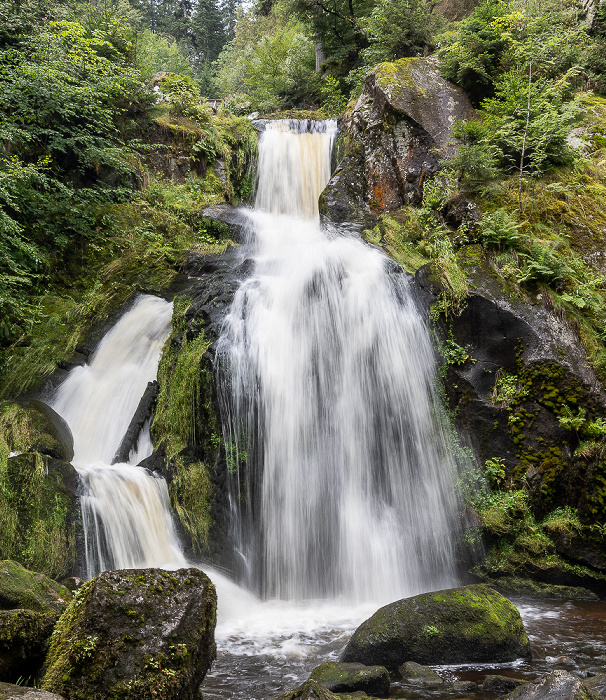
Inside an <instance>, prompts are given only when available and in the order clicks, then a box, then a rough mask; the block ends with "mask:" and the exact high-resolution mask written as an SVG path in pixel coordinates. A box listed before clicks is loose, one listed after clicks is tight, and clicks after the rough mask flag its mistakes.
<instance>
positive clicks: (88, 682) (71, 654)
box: [43, 568, 217, 700]
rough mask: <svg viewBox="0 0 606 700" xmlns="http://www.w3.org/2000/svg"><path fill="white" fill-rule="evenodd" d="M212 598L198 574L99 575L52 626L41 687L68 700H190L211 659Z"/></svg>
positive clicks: (181, 571) (209, 587) (208, 586)
mask: <svg viewBox="0 0 606 700" xmlns="http://www.w3.org/2000/svg"><path fill="white" fill-rule="evenodd" d="M216 600H217V599H216V593H215V587H214V586H213V584H212V583H211V581H210V579H209V578H208V577H207V576H206V575H205V574H204V573H203V572H202V571H199V570H198V569H193V568H190V569H179V570H178V571H164V570H162V569H126V570H122V571H106V572H104V573H102V574H100V575H99V576H98V577H97V578H95V579H92V580H91V581H89V582H88V583H87V584H85V585H84V586H83V587H82V588H81V589H80V590H79V591H78V593H77V594H76V596H75V597H74V599H73V600H72V602H71V604H70V606H69V607H68V609H67V610H66V612H65V613H64V615H63V616H62V617H61V619H60V620H59V623H58V624H57V628H56V631H55V633H54V634H53V638H52V641H51V646H50V649H49V654H48V658H47V666H46V674H45V676H44V680H43V688H44V689H45V690H48V691H50V692H54V693H58V694H60V695H63V696H64V697H65V698H66V699H67V700H106V699H107V698H112V700H141V699H142V698H146V699H147V698H149V699H151V698H163V699H164V700H171V699H172V700H176V699H177V698H178V699H179V700H194V699H197V698H198V697H199V696H198V687H199V685H200V683H201V682H202V680H203V679H204V676H205V675H206V672H207V671H208V669H209V668H210V666H211V664H212V662H213V661H214V659H215V642H214V630H215V621H216Z"/></svg>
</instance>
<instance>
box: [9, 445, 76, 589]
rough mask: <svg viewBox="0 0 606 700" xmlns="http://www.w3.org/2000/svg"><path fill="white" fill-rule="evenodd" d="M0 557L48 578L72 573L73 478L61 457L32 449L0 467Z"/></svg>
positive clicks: (73, 472)
mask: <svg viewBox="0 0 606 700" xmlns="http://www.w3.org/2000/svg"><path fill="white" fill-rule="evenodd" d="M0 484H1V487H2V488H1V489H0V557H2V558H3V559H15V560H17V561H19V562H20V563H21V564H23V565H25V566H26V567H28V568H29V569H33V570H34V571H42V572H44V573H45V574H47V575H49V576H52V577H53V578H60V577H61V576H67V575H69V574H71V573H73V570H74V566H75V550H76V546H75V523H76V519H77V517H78V515H79V509H78V507H77V505H78V497H77V491H78V488H79V485H80V480H79V477H78V475H77V473H76V470H75V469H74V467H73V466H72V465H71V464H70V463H69V462H65V461H60V460H56V459H52V458H51V457H48V456H46V455H41V454H39V453H37V452H27V453H24V454H20V455H17V456H15V457H10V458H9V459H7V460H6V463H5V465H4V466H3V469H1V470H0Z"/></svg>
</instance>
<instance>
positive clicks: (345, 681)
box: [309, 661, 390, 697]
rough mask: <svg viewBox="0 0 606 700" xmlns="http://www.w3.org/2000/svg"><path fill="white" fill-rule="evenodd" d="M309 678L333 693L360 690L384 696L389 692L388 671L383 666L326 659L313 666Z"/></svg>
mask: <svg viewBox="0 0 606 700" xmlns="http://www.w3.org/2000/svg"><path fill="white" fill-rule="evenodd" d="M309 678H310V680H313V681H317V682H318V683H320V684H321V685H323V686H324V687H325V688H328V690H331V691H332V692H333V693H352V692H356V691H358V690H362V691H364V692H365V693H368V694H369V695H373V696H377V697H385V696H387V694H388V693H389V684H390V681H389V671H388V670H387V669H386V668H385V667H384V666H364V664H356V663H353V664H347V663H339V662H338V661H327V662H326V663H324V664H321V665H320V666H317V667H316V668H314V670H313V671H312V672H311V675H310V677H309Z"/></svg>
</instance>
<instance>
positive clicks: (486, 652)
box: [341, 585, 530, 670]
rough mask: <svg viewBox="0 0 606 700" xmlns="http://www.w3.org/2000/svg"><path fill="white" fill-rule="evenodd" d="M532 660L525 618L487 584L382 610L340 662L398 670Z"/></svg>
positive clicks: (356, 636) (438, 593)
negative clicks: (415, 666)
mask: <svg viewBox="0 0 606 700" xmlns="http://www.w3.org/2000/svg"><path fill="white" fill-rule="evenodd" d="M520 657H523V658H530V642H529V641H528V636H527V635H526V631H525V629H524V625H523V624H522V620H521V618H520V614H519V613H518V611H517V610H516V609H515V607H514V606H513V605H512V604H511V603H510V602H509V601H508V600H507V599H506V598H504V597H503V596H502V595H500V594H499V593H497V592H496V591H494V590H493V589H491V588H490V587H489V586H485V585H473V586H463V587H461V588H452V589H448V590H444V591H436V592H434V593H424V594H422V595H418V596H414V597H413V598H406V599H404V600H399V601H397V602H395V603H391V604H390V605H386V606H385V607H383V608H381V609H379V610H378V611H377V612H376V613H375V614H374V615H373V616H372V617H371V618H369V619H368V620H366V621H365V622H363V623H362V624H361V625H360V626H359V627H358V629H357V630H356V631H355V632H354V634H353V636H352V638H351V639H350V641H349V643H348V644H347V646H346V647H345V650H344V652H343V654H342V657H341V660H342V661H346V662H359V663H364V664H367V665H375V664H376V665H382V666H385V667H386V668H388V669H389V670H395V669H397V668H398V667H399V666H400V665H401V664H402V663H404V662H406V661H416V662H417V663H419V664H432V665H435V664H452V663H474V662H494V663H496V662H505V661H512V660H514V659H517V658H520Z"/></svg>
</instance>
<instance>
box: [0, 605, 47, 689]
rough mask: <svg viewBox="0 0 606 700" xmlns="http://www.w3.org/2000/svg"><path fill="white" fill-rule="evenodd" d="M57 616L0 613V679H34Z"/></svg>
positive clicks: (8, 611)
mask: <svg viewBox="0 0 606 700" xmlns="http://www.w3.org/2000/svg"><path fill="white" fill-rule="evenodd" d="M58 617H59V616H58V615H57V614H56V613H54V612H44V613H42V612H34V611H33V610H0V680H2V681H6V682H9V683H16V682H17V681H18V680H19V679H20V678H35V677H38V675H39V673H40V670H41V668H42V664H43V663H44V658H45V656H46V652H47V650H48V643H49V640H50V636H51V634H52V632H53V628H54V626H55V623H56V622H57V619H58Z"/></svg>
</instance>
